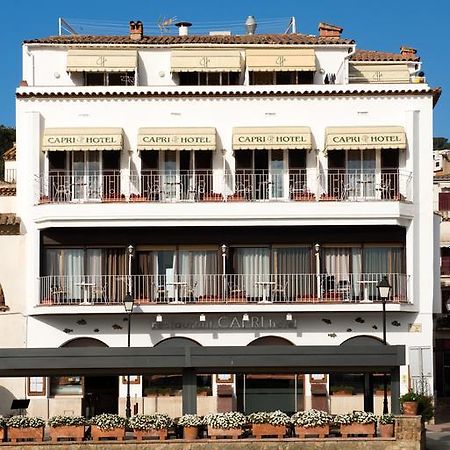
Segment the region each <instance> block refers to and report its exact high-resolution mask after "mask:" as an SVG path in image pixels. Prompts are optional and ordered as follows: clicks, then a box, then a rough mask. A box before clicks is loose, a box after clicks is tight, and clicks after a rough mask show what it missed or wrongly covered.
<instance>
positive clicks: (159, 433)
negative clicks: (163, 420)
mask: <svg viewBox="0 0 450 450" xmlns="http://www.w3.org/2000/svg"><path fill="white" fill-rule="evenodd" d="M133 433H134V437H135V438H136V440H138V441H143V440H144V439H154V438H157V439H159V440H160V441H165V440H166V439H167V428H164V429H162V430H155V429H153V428H150V429H149V430H133Z"/></svg>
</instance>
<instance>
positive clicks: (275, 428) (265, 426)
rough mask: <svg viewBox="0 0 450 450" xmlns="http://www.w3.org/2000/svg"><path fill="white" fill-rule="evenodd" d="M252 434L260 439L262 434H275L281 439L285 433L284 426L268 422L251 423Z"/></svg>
mask: <svg viewBox="0 0 450 450" xmlns="http://www.w3.org/2000/svg"><path fill="white" fill-rule="evenodd" d="M252 434H253V436H255V438H256V439H261V438H262V437H263V436H276V437H277V438H278V439H282V438H283V436H284V435H285V434H286V427H285V426H284V425H271V424H270V423H254V424H252Z"/></svg>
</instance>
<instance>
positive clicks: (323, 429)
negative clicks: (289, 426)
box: [295, 425, 330, 439]
mask: <svg viewBox="0 0 450 450" xmlns="http://www.w3.org/2000/svg"><path fill="white" fill-rule="evenodd" d="M329 434H330V426H329V425H322V426H317V427H308V428H306V427H302V426H298V425H297V426H296V427H295V435H296V436H297V437H299V438H303V439H304V438H305V437H306V436H319V438H320V439H323V438H326V437H327V436H328V435H329Z"/></svg>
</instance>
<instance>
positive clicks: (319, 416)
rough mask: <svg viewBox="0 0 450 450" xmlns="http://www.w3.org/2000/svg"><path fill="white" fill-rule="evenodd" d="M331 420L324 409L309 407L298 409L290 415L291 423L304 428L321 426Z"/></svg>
mask: <svg viewBox="0 0 450 450" xmlns="http://www.w3.org/2000/svg"><path fill="white" fill-rule="evenodd" d="M331 422H332V416H331V415H330V414H328V413H327V412H325V411H319V410H317V409H310V410H309V411H298V412H296V413H295V414H294V415H293V416H292V417H291V423H292V424H293V425H296V426H302V427H305V428H311V427H321V426H324V425H328V424H330V423H331Z"/></svg>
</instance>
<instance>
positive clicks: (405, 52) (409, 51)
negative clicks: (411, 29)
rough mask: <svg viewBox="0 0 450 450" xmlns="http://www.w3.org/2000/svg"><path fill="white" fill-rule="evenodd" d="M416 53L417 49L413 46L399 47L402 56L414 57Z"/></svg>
mask: <svg viewBox="0 0 450 450" xmlns="http://www.w3.org/2000/svg"><path fill="white" fill-rule="evenodd" d="M416 53H417V50H416V49H415V48H411V47H404V46H402V47H400V54H401V55H402V56H404V57H405V58H411V59H415V58H416Z"/></svg>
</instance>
